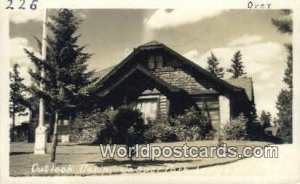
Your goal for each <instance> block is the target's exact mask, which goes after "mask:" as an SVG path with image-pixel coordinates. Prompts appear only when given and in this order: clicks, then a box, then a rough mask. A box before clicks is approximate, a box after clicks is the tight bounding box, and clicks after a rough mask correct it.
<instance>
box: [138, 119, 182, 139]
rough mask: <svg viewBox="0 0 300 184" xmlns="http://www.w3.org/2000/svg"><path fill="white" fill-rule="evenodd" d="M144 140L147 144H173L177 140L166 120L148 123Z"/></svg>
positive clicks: (173, 130) (172, 128)
mask: <svg viewBox="0 0 300 184" xmlns="http://www.w3.org/2000/svg"><path fill="white" fill-rule="evenodd" d="M144 139H145V142H147V143H152V142H174V141H177V140H178V139H177V136H176V134H175V128H174V127H173V126H171V125H170V122H169V121H168V119H158V120H156V121H149V122H148V124H147V130H146V131H145V133H144Z"/></svg>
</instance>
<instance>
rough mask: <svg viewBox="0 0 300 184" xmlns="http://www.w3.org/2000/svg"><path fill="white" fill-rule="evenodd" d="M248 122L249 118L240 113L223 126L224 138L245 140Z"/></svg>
mask: <svg viewBox="0 0 300 184" xmlns="http://www.w3.org/2000/svg"><path fill="white" fill-rule="evenodd" d="M247 122H248V119H247V118H246V117H245V116H244V115H243V114H240V115H239V116H237V117H236V118H234V119H232V120H231V121H230V122H228V123H227V124H225V126H224V128H223V132H224V138H225V139H226V140H245V139H247V137H248V135H247Z"/></svg>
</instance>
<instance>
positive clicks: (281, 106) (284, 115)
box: [272, 10, 293, 143]
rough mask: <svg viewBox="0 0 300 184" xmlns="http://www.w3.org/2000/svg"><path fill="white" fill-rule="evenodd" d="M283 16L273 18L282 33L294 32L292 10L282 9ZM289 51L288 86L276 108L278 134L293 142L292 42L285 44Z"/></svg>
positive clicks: (285, 76)
mask: <svg viewBox="0 0 300 184" xmlns="http://www.w3.org/2000/svg"><path fill="white" fill-rule="evenodd" d="M281 13H282V16H281V17H279V18H278V19H272V23H273V25H274V26H276V27H277V29H278V31H279V32H281V33H286V34H289V35H290V34H292V33H293V22H292V19H291V11H290V10H283V11H281ZM285 46H286V48H287V51H288V57H287V61H286V62H287V68H286V70H285V75H284V78H283V81H284V82H285V83H286V85H287V88H284V89H282V90H281V92H280V93H279V95H278V97H277V102H276V108H277V109H278V114H277V115H278V124H279V131H278V136H279V137H280V138H281V139H282V140H283V141H286V142H289V143H292V142H293V115H292V104H293V47H292V45H291V44H290V43H288V44H286V45H285Z"/></svg>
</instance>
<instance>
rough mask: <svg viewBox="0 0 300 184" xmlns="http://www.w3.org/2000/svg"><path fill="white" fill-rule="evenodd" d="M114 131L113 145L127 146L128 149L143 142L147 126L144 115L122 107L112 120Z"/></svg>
mask: <svg viewBox="0 0 300 184" xmlns="http://www.w3.org/2000/svg"><path fill="white" fill-rule="evenodd" d="M111 124H112V129H113V130H114V133H115V134H114V135H115V136H114V137H113V141H112V142H113V143H114V144H125V145H127V146H128V147H130V146H133V145H134V144H138V143H142V142H143V134H144V131H145V128H146V126H145V124H144V119H143V116H142V113H141V112H140V111H139V110H137V109H132V108H131V107H129V106H126V105H124V106H120V107H119V108H118V109H117V111H116V113H115V114H114V115H113V116H112V119H111Z"/></svg>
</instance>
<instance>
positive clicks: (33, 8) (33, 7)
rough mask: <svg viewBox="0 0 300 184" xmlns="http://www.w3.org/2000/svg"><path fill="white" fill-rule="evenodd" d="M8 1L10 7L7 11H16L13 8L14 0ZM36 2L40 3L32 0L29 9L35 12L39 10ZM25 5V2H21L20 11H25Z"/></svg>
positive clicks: (21, 0)
mask: <svg viewBox="0 0 300 184" xmlns="http://www.w3.org/2000/svg"><path fill="white" fill-rule="evenodd" d="M7 1H8V6H7V7H6V9H10V10H13V9H14V7H13V0H7ZM36 2H38V0H32V2H31V4H30V6H29V8H30V9H32V10H35V9H36V8H37V6H36ZM24 5H25V0H20V4H19V7H18V9H20V10H25V7H24Z"/></svg>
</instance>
